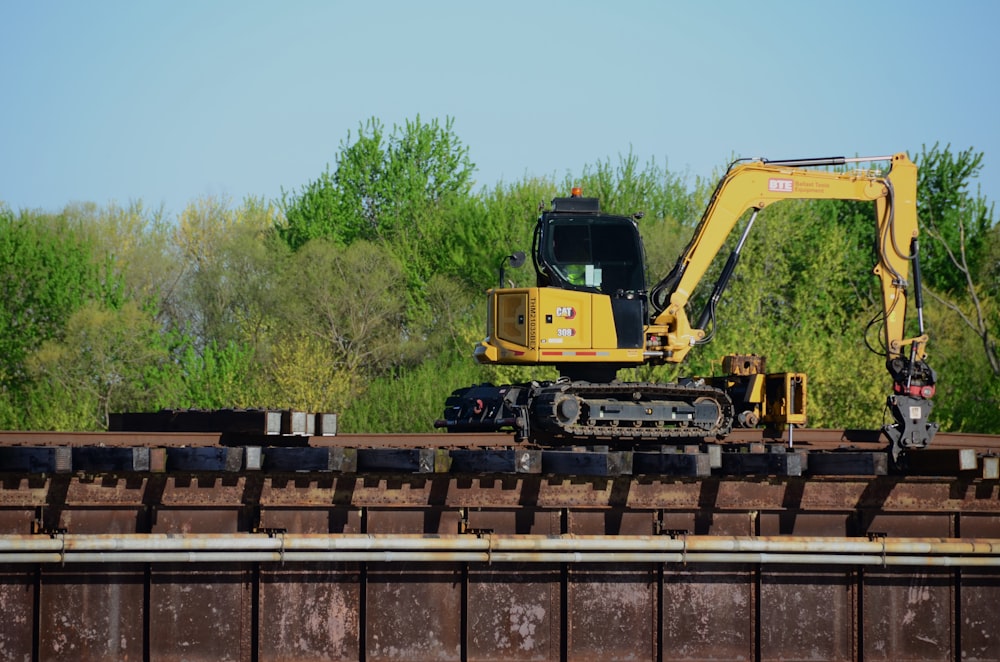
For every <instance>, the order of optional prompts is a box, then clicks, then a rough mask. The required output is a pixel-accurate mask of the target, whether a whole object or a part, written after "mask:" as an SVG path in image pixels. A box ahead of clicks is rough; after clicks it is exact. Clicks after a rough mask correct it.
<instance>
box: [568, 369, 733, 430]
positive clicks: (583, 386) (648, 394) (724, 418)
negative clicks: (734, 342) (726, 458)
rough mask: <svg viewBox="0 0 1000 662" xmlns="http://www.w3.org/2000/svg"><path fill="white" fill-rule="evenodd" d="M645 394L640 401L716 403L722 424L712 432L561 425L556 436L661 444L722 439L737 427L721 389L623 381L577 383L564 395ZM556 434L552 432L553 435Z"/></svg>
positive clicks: (627, 397)
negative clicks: (700, 401)
mask: <svg viewBox="0 0 1000 662" xmlns="http://www.w3.org/2000/svg"><path fill="white" fill-rule="evenodd" d="M636 391H640V392H642V395H643V399H642V400H640V401H639V402H645V401H647V400H648V401H656V400H681V401H684V402H690V403H694V401H695V400H698V399H701V398H710V399H712V400H714V401H715V403H716V404H717V405H718V406H719V410H720V411H721V412H722V415H721V416H720V420H719V422H718V423H717V424H716V425H715V426H714V427H712V428H710V429H705V428H703V427H699V426H698V425H690V426H686V427H680V426H675V427H666V426H663V427H660V426H655V425H643V426H640V427H635V426H632V425H629V426H613V425H580V424H572V425H560V427H561V428H562V432H561V433H555V435H554V438H557V439H561V440H572V439H611V440H618V439H622V440H637V441H658V440H668V439H704V438H706V437H721V436H724V435H726V434H729V432H730V430H732V427H733V404H732V401H730V399H729V396H728V395H726V394H725V393H724V392H723V391H720V390H719V389H717V388H713V387H711V386H707V385H698V384H686V385H680V384H658V383H653V382H623V383H611V384H589V383H586V382H573V383H572V384H570V385H569V386H568V387H566V388H565V389H564V390H563V392H564V393H571V394H573V395H577V396H579V397H580V398H581V399H583V400H584V402H586V400H587V397H588V395H589V396H590V397H600V398H606V397H611V398H617V399H619V400H623V401H626V402H631V401H633V400H632V394H633V393H635V392H636ZM549 434H552V433H549Z"/></svg>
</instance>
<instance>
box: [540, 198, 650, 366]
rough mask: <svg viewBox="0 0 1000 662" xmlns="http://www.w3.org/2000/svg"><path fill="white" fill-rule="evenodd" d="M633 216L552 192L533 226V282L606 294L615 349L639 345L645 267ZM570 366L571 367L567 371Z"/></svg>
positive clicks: (642, 327)
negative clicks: (546, 208) (548, 207)
mask: <svg viewBox="0 0 1000 662" xmlns="http://www.w3.org/2000/svg"><path fill="white" fill-rule="evenodd" d="M641 217H642V215H641V214H636V215H635V216H616V215H612V214H605V213H602V212H601V206H600V201H599V200H598V199H597V198H584V197H582V196H581V195H580V189H579V188H574V189H573V191H572V195H571V197H568V198H554V199H553V200H552V209H551V210H549V211H545V212H542V214H541V216H540V217H539V219H538V224H537V226H536V227H535V238H534V244H535V245H534V251H533V255H534V258H535V272H536V274H537V286H538V287H550V288H557V289H563V290H573V291H579V292H589V293H592V294H599V295H606V296H608V297H610V302H611V314H612V318H613V320H614V329H615V335H616V341H617V342H616V343H615V346H616V348H618V349H625V348H628V349H638V348H642V347H643V343H644V330H645V325H646V314H647V310H646V273H645V272H646V268H645V255H644V253H643V248H642V239H641V238H640V236H639V228H638V226H637V225H636V220H637V219H638V218H641ZM570 372H572V370H571V371H570Z"/></svg>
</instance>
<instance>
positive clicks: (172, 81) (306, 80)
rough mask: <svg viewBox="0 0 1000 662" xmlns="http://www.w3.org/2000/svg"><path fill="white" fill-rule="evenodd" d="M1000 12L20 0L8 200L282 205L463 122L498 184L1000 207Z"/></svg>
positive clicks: (8, 109)
mask: <svg viewBox="0 0 1000 662" xmlns="http://www.w3.org/2000/svg"><path fill="white" fill-rule="evenodd" d="M998 25H1000V2H995V1H993V0H952V1H951V2H941V1H938V2H929V1H926V0H907V1H904V0H885V1H881V2H868V1H858V0H839V1H838V2H819V1H811V0H798V1H791V0H789V1H780V0H755V1H754V2H746V1H719V2H694V1H688V2H673V1H629V0H618V1H617V2H614V3H612V2H591V1H589V0H577V1H575V2H561V1H544V0H536V1H534V2H524V1H521V0H507V1H505V2H472V1H466V2H457V1H456V2H452V1H428V2H412V1H410V2H402V1H401V2H390V1H386V0H382V1H380V0H370V1H366V2H360V1H355V2H338V1H334V0H330V1H327V2H306V1H300V0H289V1H286V2H258V1H255V0H242V1H239V2H235V1H233V2H230V1H221V0H220V1H210V0H206V1H202V2H195V1H194V0H176V1H174V2H159V1H155V0H149V1H142V2H134V1H128V2H119V1H111V0H94V1H93V2H79V1H68V0H38V1H32V2H29V1H27V0H23V1H22V0H4V1H3V2H2V3H0V95H2V99H3V101H2V103H0V200H2V201H4V202H6V203H7V204H8V205H9V206H10V207H11V208H13V209H15V210H19V209H24V208H31V209H43V210H45V211H58V210H60V209H62V208H63V206H65V205H66V204H68V203H71V202H80V201H92V202H96V203H98V204H99V205H106V204H109V203H111V202H115V203H118V204H126V203H128V202H129V201H134V200H141V201H142V202H143V203H144V204H145V205H147V206H152V207H158V206H160V205H163V207H164V209H165V211H166V213H167V214H168V215H176V214H178V213H180V212H181V211H182V210H183V209H184V207H185V206H186V205H188V204H190V203H192V202H194V201H196V200H198V199H199V198H203V197H206V196H216V197H223V198H225V199H228V200H230V201H232V202H233V203H234V204H235V203H238V202H239V201H241V200H242V199H243V198H244V197H245V196H257V197H261V196H262V197H265V198H268V199H273V198H276V197H278V196H279V195H280V193H281V191H282V189H284V190H286V191H294V190H297V189H299V188H300V187H302V186H303V185H305V184H306V183H308V182H309V181H311V180H314V179H316V178H317V177H318V176H319V175H320V173H322V171H323V170H324V169H325V168H326V166H327V164H331V165H332V164H333V163H334V161H335V158H336V154H337V151H338V147H339V145H340V144H341V143H342V142H343V141H344V140H345V139H346V138H347V135H348V132H349V131H350V132H352V133H355V134H356V132H357V129H358V126H359V124H360V123H361V122H363V121H364V120H366V119H368V118H370V117H376V118H378V119H379V120H381V121H382V122H383V123H384V124H385V125H386V126H387V127H390V128H391V127H392V126H393V125H396V124H399V125H402V124H403V123H405V121H406V120H407V119H413V118H415V117H416V116H417V115H419V116H420V117H421V119H423V120H425V121H427V120H430V119H434V118H438V119H441V120H444V118H446V117H452V118H453V119H454V127H453V130H454V132H455V133H456V134H457V135H458V137H459V138H460V139H461V140H462V141H463V143H464V144H465V145H466V146H468V148H469V151H470V156H471V158H472V160H473V162H474V163H475V164H476V167H477V172H476V179H477V186H490V187H492V186H493V185H495V184H497V183H498V182H501V181H505V182H511V181H516V180H519V179H522V178H523V177H525V176H550V177H555V178H556V179H557V181H562V179H563V177H564V176H565V175H566V174H567V173H579V172H580V171H581V170H582V169H583V167H584V166H585V165H587V164H594V163H596V162H598V161H603V160H605V159H611V160H612V161H613V162H615V161H617V159H618V156H619V155H621V154H625V153H628V152H629V151H632V152H633V153H635V155H637V156H638V157H639V158H640V160H641V161H643V162H646V161H648V160H650V159H654V160H656V161H657V162H658V163H660V164H665V165H666V166H667V167H668V168H669V169H670V170H671V171H674V172H678V173H686V174H688V175H689V176H691V177H695V176H711V175H712V174H713V172H715V171H716V170H717V169H718V168H720V167H722V166H724V165H725V164H726V163H728V161H729V160H730V157H732V156H742V157H757V156H763V157H766V158H772V159H777V158H796V157H814V156H830V155H846V156H855V155H861V156H871V155H882V154H891V153H893V152H896V151H909V152H910V154H911V155H916V154H919V152H920V149H921V146H922V145H925V144H926V145H928V146H930V145H933V144H934V143H935V142H939V143H941V144H942V145H945V144H951V146H952V149H953V150H954V151H959V150H963V149H966V148H968V147H973V148H975V149H976V150H977V151H982V152H985V167H984V169H983V171H982V173H981V176H980V179H979V182H978V183H979V185H980V186H981V187H982V192H983V194H984V195H986V196H987V197H988V198H989V199H990V200H993V201H996V200H998V199H1000V119H998V118H1000V103H998V102H1000V74H998V68H1000V45H998V38H997V26H998Z"/></svg>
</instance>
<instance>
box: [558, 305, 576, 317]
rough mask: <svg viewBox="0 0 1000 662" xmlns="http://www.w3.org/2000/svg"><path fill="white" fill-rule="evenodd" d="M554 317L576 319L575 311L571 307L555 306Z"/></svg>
mask: <svg viewBox="0 0 1000 662" xmlns="http://www.w3.org/2000/svg"><path fill="white" fill-rule="evenodd" d="M556 317H562V318H565V319H568V320H571V319H573V318H574V317H576V309H575V308H573V306H557V307H556Z"/></svg>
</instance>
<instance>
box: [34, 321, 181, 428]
mask: <svg viewBox="0 0 1000 662" xmlns="http://www.w3.org/2000/svg"><path fill="white" fill-rule="evenodd" d="M27 366H28V369H29V370H30V371H31V373H32V375H33V376H34V377H35V378H36V379H37V380H39V381H44V382H46V383H47V384H48V386H49V387H50V393H52V394H53V395H54V396H57V397H55V398H54V399H53V400H52V401H51V404H54V405H56V406H63V405H65V404H66V403H78V405H72V404H70V406H69V408H70V409H75V408H77V407H78V406H79V405H82V406H83V408H84V410H86V411H87V412H89V414H90V420H89V421H88V422H87V424H85V429H100V428H106V427H107V422H108V415H109V414H110V413H111V412H113V411H148V410H155V409H158V408H160V406H161V405H164V404H166V403H167V402H170V401H171V400H172V399H173V398H174V397H176V394H175V393H169V392H166V391H165V386H166V385H167V384H169V383H170V381H168V380H163V379H162V378H154V377H159V376H161V375H162V372H163V370H164V369H165V368H168V367H169V366H171V361H170V355H169V352H168V350H167V348H166V347H165V346H164V343H163V336H162V335H161V334H160V329H159V327H158V325H157V324H156V322H155V320H154V319H153V318H152V316H150V315H149V314H148V313H146V312H145V311H143V310H142V309H141V308H139V306H137V305H136V304H135V303H133V302H126V303H124V304H123V305H122V306H120V307H119V308H107V307H104V306H103V305H101V304H99V303H87V304H85V305H84V306H82V307H81V308H80V309H79V310H77V311H76V312H74V313H73V315H71V316H70V318H69V320H68V321H67V324H66V330H65V335H64V338H62V339H61V340H48V341H46V342H45V343H43V344H42V346H41V347H40V348H39V349H38V351H36V352H34V353H33V354H32V355H31V356H30V357H29V359H28V361H27Z"/></svg>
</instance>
